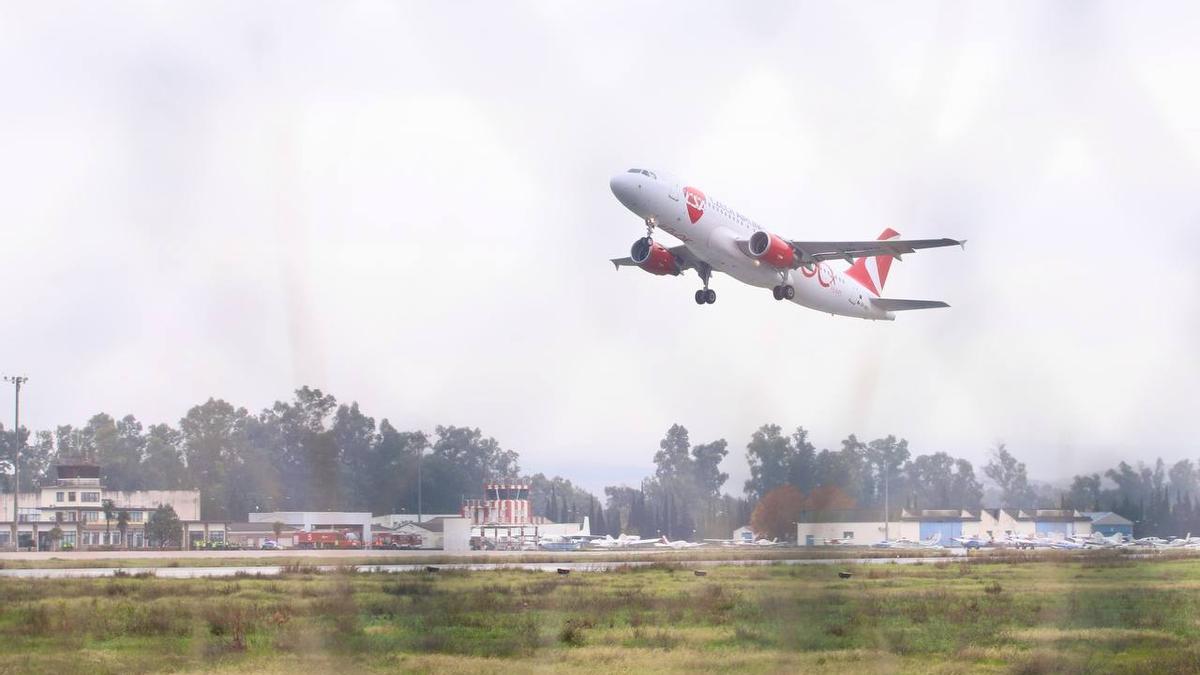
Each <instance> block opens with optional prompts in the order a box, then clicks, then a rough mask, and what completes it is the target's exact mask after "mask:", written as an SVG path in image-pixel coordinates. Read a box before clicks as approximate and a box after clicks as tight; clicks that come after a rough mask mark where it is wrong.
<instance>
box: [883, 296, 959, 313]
mask: <svg viewBox="0 0 1200 675" xmlns="http://www.w3.org/2000/svg"><path fill="white" fill-rule="evenodd" d="M871 305H872V306H874V307H878V308H879V309H882V310H883V311H885V312H903V311H904V310H906V309H936V308H938V307H949V306H950V305H947V304H946V303H944V302H942V301H941V300H901V299H899V298H871Z"/></svg>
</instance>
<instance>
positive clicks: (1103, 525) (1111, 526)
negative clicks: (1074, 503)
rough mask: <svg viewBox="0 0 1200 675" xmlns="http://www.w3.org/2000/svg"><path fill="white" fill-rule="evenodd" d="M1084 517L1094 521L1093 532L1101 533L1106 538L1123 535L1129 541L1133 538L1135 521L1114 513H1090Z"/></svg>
mask: <svg viewBox="0 0 1200 675" xmlns="http://www.w3.org/2000/svg"><path fill="white" fill-rule="evenodd" d="M1083 515H1085V516H1087V517H1089V518H1091V519H1092V532H1099V533H1100V534H1101V535H1102V536H1105V537H1111V536H1113V535H1114V534H1123V535H1125V536H1126V537H1128V538H1129V539H1132V538H1133V521H1132V520H1130V519H1128V518H1126V517H1124V516H1122V515H1119V514H1116V513H1113V512H1112V511H1089V512H1087V513H1085V514H1083Z"/></svg>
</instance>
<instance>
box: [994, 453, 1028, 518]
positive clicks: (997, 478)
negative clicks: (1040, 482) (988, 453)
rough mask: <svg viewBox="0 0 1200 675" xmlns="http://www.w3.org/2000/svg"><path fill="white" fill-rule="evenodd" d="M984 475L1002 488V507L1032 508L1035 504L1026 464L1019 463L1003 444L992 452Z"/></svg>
mask: <svg viewBox="0 0 1200 675" xmlns="http://www.w3.org/2000/svg"><path fill="white" fill-rule="evenodd" d="M983 473H984V475H985V476H987V477H988V478H990V479H991V480H992V482H994V483H995V484H996V486H997V487H999V488H1000V493H1001V501H1002V506H1004V507H1005V508H1031V507H1032V506H1033V503H1034V494H1033V489H1032V488H1030V487H1029V477H1028V476H1027V475H1026V473H1025V464H1024V463H1023V462H1018V461H1017V459H1016V458H1015V457H1013V456H1012V454H1011V453H1009V451H1008V448H1006V447H1005V446H1004V444H1003V443H1001V444H1000V445H998V446H997V447H996V448H994V449H993V450H992V458H991V459H990V460H988V463H987V464H986V465H985V466H984V467H983Z"/></svg>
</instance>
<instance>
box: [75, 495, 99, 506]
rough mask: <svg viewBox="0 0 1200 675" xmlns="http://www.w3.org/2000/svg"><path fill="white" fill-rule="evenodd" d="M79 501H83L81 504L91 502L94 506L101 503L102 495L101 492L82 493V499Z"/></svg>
mask: <svg viewBox="0 0 1200 675" xmlns="http://www.w3.org/2000/svg"><path fill="white" fill-rule="evenodd" d="M79 501H81V502H91V503H93V504H94V503H96V502H98V501H100V493H99V492H84V493H81V495H80V497H79Z"/></svg>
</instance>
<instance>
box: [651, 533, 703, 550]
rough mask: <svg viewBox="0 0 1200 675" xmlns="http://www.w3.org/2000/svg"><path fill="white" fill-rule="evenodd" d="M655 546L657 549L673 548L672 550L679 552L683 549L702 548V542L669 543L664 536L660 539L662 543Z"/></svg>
mask: <svg viewBox="0 0 1200 675" xmlns="http://www.w3.org/2000/svg"><path fill="white" fill-rule="evenodd" d="M655 546H657V547H659V548H673V549H676V550H679V549H685V548H699V547H701V546H704V542H702V541H701V542H692V541H671V540H670V539H667V538H666V536H665V535H664V536H663V538H662V541H660V542H658V543H656V544H655Z"/></svg>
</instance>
